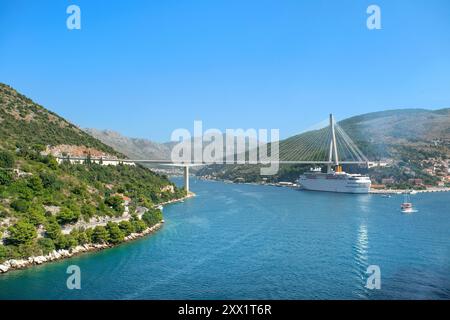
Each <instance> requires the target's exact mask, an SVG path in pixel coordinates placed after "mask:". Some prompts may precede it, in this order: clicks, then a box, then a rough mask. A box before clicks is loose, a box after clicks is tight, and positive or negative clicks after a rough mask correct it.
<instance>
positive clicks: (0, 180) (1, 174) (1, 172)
mask: <svg viewBox="0 0 450 320" xmlns="http://www.w3.org/2000/svg"><path fill="white" fill-rule="evenodd" d="M11 182H12V174H11V171H10V170H5V169H0V186H1V185H3V186H8V185H10V184H11Z"/></svg>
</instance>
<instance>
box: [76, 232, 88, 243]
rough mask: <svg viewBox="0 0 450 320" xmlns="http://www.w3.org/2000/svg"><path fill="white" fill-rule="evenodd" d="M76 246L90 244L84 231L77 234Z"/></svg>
mask: <svg viewBox="0 0 450 320" xmlns="http://www.w3.org/2000/svg"><path fill="white" fill-rule="evenodd" d="M77 240H78V244H86V243H89V242H91V240H90V238H89V237H88V235H87V233H86V232H85V231H79V232H78V237H77Z"/></svg>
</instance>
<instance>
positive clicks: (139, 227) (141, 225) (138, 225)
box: [131, 220, 147, 233]
mask: <svg viewBox="0 0 450 320" xmlns="http://www.w3.org/2000/svg"><path fill="white" fill-rule="evenodd" d="M131 224H132V225H133V228H134V230H135V232H138V233H140V232H142V231H144V230H145V229H147V225H146V224H145V222H144V221H142V220H133V221H132V222H131Z"/></svg>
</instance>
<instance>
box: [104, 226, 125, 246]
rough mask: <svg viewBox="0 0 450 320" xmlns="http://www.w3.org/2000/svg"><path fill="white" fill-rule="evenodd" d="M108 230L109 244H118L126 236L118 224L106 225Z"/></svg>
mask: <svg viewBox="0 0 450 320" xmlns="http://www.w3.org/2000/svg"><path fill="white" fill-rule="evenodd" d="M106 230H107V231H108V233H109V240H108V241H109V242H110V243H112V244H117V243H120V242H122V241H123V238H124V234H123V232H122V230H120V228H119V225H118V224H116V223H112V222H108V224H107V225H106Z"/></svg>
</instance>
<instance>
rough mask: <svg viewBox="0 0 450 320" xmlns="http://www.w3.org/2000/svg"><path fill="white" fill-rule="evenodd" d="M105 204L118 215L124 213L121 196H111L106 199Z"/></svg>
mask: <svg viewBox="0 0 450 320" xmlns="http://www.w3.org/2000/svg"><path fill="white" fill-rule="evenodd" d="M105 204H106V205H108V206H110V207H111V208H112V209H113V210H114V211H116V212H117V213H122V212H123V200H122V198H121V197H119V196H109V197H107V198H106V199H105Z"/></svg>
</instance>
